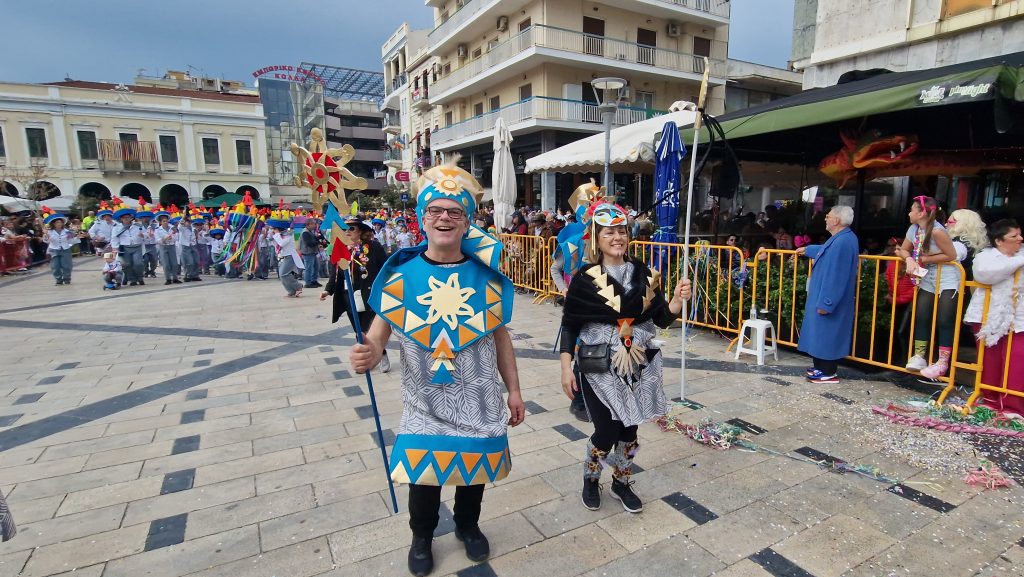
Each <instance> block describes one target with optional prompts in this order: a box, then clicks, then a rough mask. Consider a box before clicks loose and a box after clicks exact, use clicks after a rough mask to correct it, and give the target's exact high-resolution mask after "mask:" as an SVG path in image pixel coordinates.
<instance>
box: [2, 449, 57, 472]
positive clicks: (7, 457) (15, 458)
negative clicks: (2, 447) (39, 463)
mask: <svg viewBox="0 0 1024 577" xmlns="http://www.w3.org/2000/svg"><path fill="white" fill-rule="evenodd" d="M45 450H46V448H45V447H19V448H17V449H8V450H6V451H4V452H3V455H4V458H3V459H0V471H3V470H4V469H8V468H10V467H20V466H22V465H31V464H32V463H35V462H36V459H38V458H39V455H42V454H43V451H45Z"/></svg>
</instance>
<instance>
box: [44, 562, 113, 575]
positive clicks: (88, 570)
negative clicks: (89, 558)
mask: <svg viewBox="0 0 1024 577" xmlns="http://www.w3.org/2000/svg"><path fill="white" fill-rule="evenodd" d="M106 568H107V565H106V563H98V564H96V565H90V566H88V567H83V568H81V569H74V570H72V571H68V572H66V573H58V574H56V575H54V576H53V577H100V576H101V575H103V570H104V569H106Z"/></svg>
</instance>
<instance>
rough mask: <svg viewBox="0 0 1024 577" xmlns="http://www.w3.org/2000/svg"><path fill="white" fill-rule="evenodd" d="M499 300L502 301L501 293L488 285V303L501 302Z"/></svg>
mask: <svg viewBox="0 0 1024 577" xmlns="http://www.w3.org/2000/svg"><path fill="white" fill-rule="evenodd" d="M499 301H501V295H499V294H498V293H497V292H496V291H495V290H494V289H492V288H491V287H489V286H488V287H487V304H488V305H493V304H494V303H496V302H499Z"/></svg>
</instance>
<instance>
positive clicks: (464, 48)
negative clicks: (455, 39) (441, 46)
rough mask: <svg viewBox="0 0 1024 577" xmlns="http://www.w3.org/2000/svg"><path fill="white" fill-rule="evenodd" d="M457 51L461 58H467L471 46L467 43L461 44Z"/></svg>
mask: <svg viewBox="0 0 1024 577" xmlns="http://www.w3.org/2000/svg"><path fill="white" fill-rule="evenodd" d="M457 52H458V55H459V58H466V57H467V56H469V46H466V45H465V44H459V47H458V49H457Z"/></svg>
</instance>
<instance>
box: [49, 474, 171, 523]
mask: <svg viewBox="0 0 1024 577" xmlns="http://www.w3.org/2000/svg"><path fill="white" fill-rule="evenodd" d="M162 485H163V478H162V477H142V478H141V479H134V480H131V481H123V482H121V483H111V484H109V485H103V486H102V487H95V488H93V489H85V490H82V491H75V492H73V493H69V494H68V495H67V496H63V495H62V496H61V497H60V498H61V499H63V502H62V503H61V504H60V509H58V510H57V514H58V515H70V514H72V513H78V512H80V511H87V510H89V509H95V508H97V507H105V506H107V505H114V504H117V503H128V502H131V501H137V500H139V499H145V498H146V497H153V496H155V495H159V494H160V487H161V486H162Z"/></svg>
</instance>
